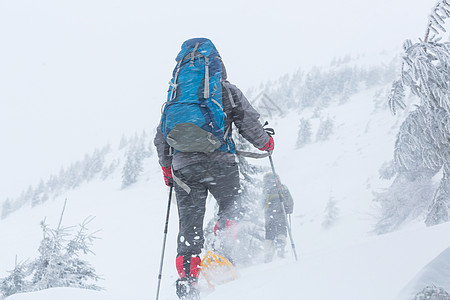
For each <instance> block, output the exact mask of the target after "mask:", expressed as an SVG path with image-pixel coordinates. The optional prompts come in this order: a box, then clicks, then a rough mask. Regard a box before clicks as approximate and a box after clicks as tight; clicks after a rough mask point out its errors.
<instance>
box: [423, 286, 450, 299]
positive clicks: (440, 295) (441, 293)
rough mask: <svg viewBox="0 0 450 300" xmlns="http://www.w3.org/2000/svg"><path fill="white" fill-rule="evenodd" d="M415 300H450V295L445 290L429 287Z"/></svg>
mask: <svg viewBox="0 0 450 300" xmlns="http://www.w3.org/2000/svg"><path fill="white" fill-rule="evenodd" d="M414 300H450V295H449V294H448V293H447V292H446V291H445V290H444V289H443V288H440V287H435V286H427V287H426V288H424V289H423V290H422V291H421V292H420V293H418V294H417V295H416V296H415V297H414Z"/></svg>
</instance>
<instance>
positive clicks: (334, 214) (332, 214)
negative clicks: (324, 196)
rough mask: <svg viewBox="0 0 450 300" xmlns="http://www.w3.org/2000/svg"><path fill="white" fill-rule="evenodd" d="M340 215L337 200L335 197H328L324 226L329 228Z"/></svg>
mask: <svg viewBox="0 0 450 300" xmlns="http://www.w3.org/2000/svg"><path fill="white" fill-rule="evenodd" d="M338 217H339V208H338V207H337V201H336V200H335V199H334V197H330V199H328V203H327V206H326V208H325V215H324V219H323V221H322V227H323V228H324V229H328V228H330V227H331V226H333V225H334V224H335V223H336V220H337V219H338Z"/></svg>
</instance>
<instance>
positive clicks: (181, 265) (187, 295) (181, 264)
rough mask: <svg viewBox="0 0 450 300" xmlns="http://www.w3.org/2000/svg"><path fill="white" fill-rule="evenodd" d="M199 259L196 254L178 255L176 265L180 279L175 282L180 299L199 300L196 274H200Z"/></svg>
mask: <svg viewBox="0 0 450 300" xmlns="http://www.w3.org/2000/svg"><path fill="white" fill-rule="evenodd" d="M200 262H201V259H200V257H199V256H196V255H192V256H191V255H184V256H182V255H180V256H178V257H177V259H176V267H177V271H178V275H180V279H178V280H177V282H176V288H177V296H178V298H180V299H182V300H200V291H199V289H198V276H200Z"/></svg>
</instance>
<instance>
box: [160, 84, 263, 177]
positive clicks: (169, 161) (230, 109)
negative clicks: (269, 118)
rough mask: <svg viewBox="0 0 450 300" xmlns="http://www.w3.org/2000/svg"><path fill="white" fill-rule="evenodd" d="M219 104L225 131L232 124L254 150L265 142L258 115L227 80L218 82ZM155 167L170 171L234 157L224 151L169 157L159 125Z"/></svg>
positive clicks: (179, 153) (167, 145) (231, 159)
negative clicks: (157, 162)
mask: <svg viewBox="0 0 450 300" xmlns="http://www.w3.org/2000/svg"><path fill="white" fill-rule="evenodd" d="M222 86H223V89H222V104H223V109H224V112H225V114H226V116H227V117H226V119H225V131H226V130H227V129H228V128H230V129H229V130H230V132H231V128H232V127H231V125H232V123H234V125H236V127H237V129H238V130H239V133H240V134H241V135H242V136H243V137H244V138H245V139H246V140H247V141H249V142H250V143H251V144H252V145H253V146H255V147H256V148H261V147H263V146H264V145H265V144H266V143H267V142H268V141H269V136H268V135H267V133H266V132H265V131H264V128H263V127H262V125H261V123H260V122H259V113H258V112H257V111H256V110H255V109H254V108H253V107H252V106H251V104H250V102H248V100H247V98H245V96H244V94H243V93H242V92H241V91H240V90H239V89H238V88H237V87H236V86H235V85H233V84H231V83H229V82H228V81H223V82H222ZM154 144H155V146H156V149H157V152H158V157H159V164H160V165H161V166H162V167H168V166H171V165H172V166H173V169H174V170H179V169H181V168H183V167H185V166H188V165H191V164H194V163H197V162H201V161H205V160H215V161H224V162H230V163H232V162H234V161H235V155H234V154H232V153H228V152H222V151H214V152H211V153H203V152H176V153H175V154H174V155H173V156H171V155H170V153H169V148H170V147H169V144H167V142H166V140H165V139H164V136H163V134H162V132H161V126H160V125H159V126H158V128H157V130H156V136H155V139H154Z"/></svg>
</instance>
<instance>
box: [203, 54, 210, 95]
mask: <svg viewBox="0 0 450 300" xmlns="http://www.w3.org/2000/svg"><path fill="white" fill-rule="evenodd" d="M204 58H205V88H204V91H203V98H205V99H208V98H209V58H208V57H206V56H204Z"/></svg>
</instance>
